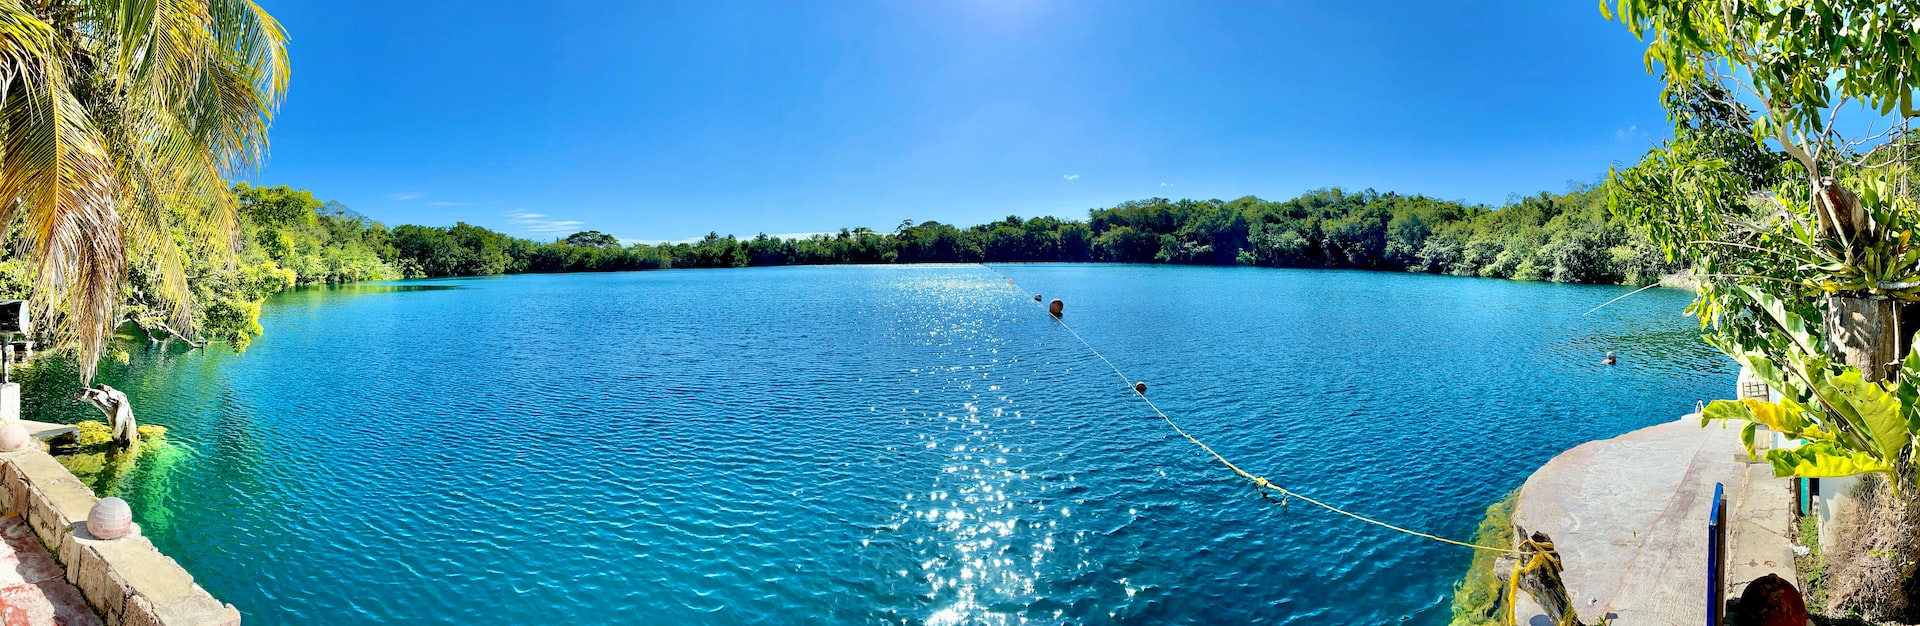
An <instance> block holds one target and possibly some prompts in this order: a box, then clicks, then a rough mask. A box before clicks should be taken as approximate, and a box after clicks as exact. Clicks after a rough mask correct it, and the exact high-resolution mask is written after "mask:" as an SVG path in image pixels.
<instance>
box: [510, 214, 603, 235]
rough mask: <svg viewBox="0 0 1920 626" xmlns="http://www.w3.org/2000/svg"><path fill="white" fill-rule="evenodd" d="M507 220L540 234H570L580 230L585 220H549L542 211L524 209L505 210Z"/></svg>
mask: <svg viewBox="0 0 1920 626" xmlns="http://www.w3.org/2000/svg"><path fill="white" fill-rule="evenodd" d="M506 215H507V221H509V222H512V223H514V224H516V225H518V226H519V227H520V228H522V229H525V230H526V231H527V232H532V233H541V234H559V233H566V234H572V233H574V232H577V231H579V230H580V227H581V226H583V225H585V224H586V222H582V221H579V220H550V219H547V216H546V214H544V213H528V212H526V211H507V214H506Z"/></svg>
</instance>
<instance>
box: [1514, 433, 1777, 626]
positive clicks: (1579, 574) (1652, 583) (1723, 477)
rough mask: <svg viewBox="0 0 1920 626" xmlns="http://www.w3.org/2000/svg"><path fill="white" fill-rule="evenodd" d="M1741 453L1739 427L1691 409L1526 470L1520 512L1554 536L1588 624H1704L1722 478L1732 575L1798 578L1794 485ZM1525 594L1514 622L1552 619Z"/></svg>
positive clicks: (1518, 520)
mask: <svg viewBox="0 0 1920 626" xmlns="http://www.w3.org/2000/svg"><path fill="white" fill-rule="evenodd" d="M1745 456H1746V454H1745V448H1743V447H1742V446H1741V445H1740V437H1739V429H1738V428H1724V427H1721V426H1719V425H1712V426H1708V427H1706V428H1702V427H1701V426H1700V422H1699V418H1698V417H1697V416H1693V415H1689V416H1686V417H1683V418H1681V419H1680V420H1679V421H1674V422H1668V423H1665V424H1657V425H1654V426H1649V427H1647V428H1642V429H1640V430H1636V431H1633V432H1630V433H1627V434H1625V435H1621V436H1619V437H1615V438H1612V439H1605V440H1600V441H1593V442H1588V443H1585V444H1581V445H1580V446H1578V447H1575V448H1573V449H1572V450H1568V451H1566V452H1563V453H1561V454H1560V455H1559V456H1556V457H1554V458H1553V460H1551V461H1548V462H1547V464H1546V465H1545V466H1542V467H1541V468H1540V470H1539V471H1537V472H1535V473H1534V474H1533V476H1531V477H1529V478H1528V479H1527V482H1526V484H1525V485H1524V486H1522V487H1521V488H1520V499H1519V502H1518V503H1517V504H1516V505H1515V507H1514V515H1513V521H1514V523H1515V524H1517V525H1520V526H1522V527H1524V528H1526V529H1527V530H1528V531H1529V532H1532V531H1540V532H1545V533H1547V534H1548V535H1550V536H1552V537H1553V540H1554V548H1555V549H1556V550H1557V551H1559V553H1560V556H1561V559H1562V563H1563V565H1564V566H1565V572H1564V575H1563V577H1564V580H1565V581H1566V587H1567V593H1568V595H1569V596H1570V597H1571V599H1572V600H1573V605H1574V607H1573V608H1574V610H1575V611H1577V612H1578V613H1579V616H1580V618H1581V619H1582V620H1584V621H1586V622H1587V623H1595V622H1599V621H1601V620H1603V619H1604V620H1607V623H1608V624H1612V625H1615V626H1632V625H1638V624H1672V625H1675V626H1694V625H1697V624H1702V623H1705V622H1706V603H1705V599H1706V587H1707V582H1706V563H1707V545H1706V544H1707V529H1706V520H1707V513H1708V509H1710V508H1711V507H1712V506H1713V487H1714V485H1715V484H1716V483H1719V484H1723V485H1725V494H1726V497H1727V501H1728V505H1729V506H1730V507H1731V508H1732V512H1731V513H1732V515H1731V516H1730V518H1729V519H1730V520H1732V522H1733V523H1732V524H1731V525H1730V528H1729V530H1730V532H1729V537H1728V543H1729V549H1730V551H1731V558H1729V559H1728V560H1729V565H1730V569H1731V570H1732V571H1731V572H1730V573H1731V574H1732V575H1730V576H1729V577H1728V579H1729V582H1736V581H1738V582H1745V581H1748V580H1752V579H1753V578H1757V577H1759V576H1762V575H1764V574H1766V573H1775V574H1778V575H1780V576H1781V577H1782V578H1786V579H1787V580H1788V581H1789V582H1793V583H1794V584H1795V585H1798V584H1799V583H1798V581H1797V580H1796V577H1795V575H1794V574H1795V572H1794V567H1793V554H1792V552H1791V547H1790V543H1789V541H1790V538H1789V535H1788V531H1789V529H1788V528H1787V518H1788V514H1787V506H1788V505H1789V503H1790V502H1791V500H1790V498H1791V496H1790V495H1788V492H1787V491H1786V490H1787V488H1788V487H1787V485H1788V483H1787V482H1786V481H1785V480H1784V479H1776V478H1773V477H1772V475H1771V473H1770V472H1769V471H1768V470H1767V467H1766V466H1765V465H1750V464H1749V463H1747V459H1746V458H1745ZM1737 584H1738V583H1737V582H1736V585H1737ZM1740 590H1741V589H1740V587H1738V586H1736V587H1735V588H1734V589H1733V590H1731V591H1732V592H1733V593H1739V591H1740ZM1518 604H1520V605H1521V606H1518V607H1515V612H1516V615H1515V617H1516V618H1517V621H1518V623H1520V624H1529V623H1537V622H1538V621H1544V620H1545V618H1544V616H1541V617H1539V618H1537V619H1536V615H1538V608H1537V607H1534V606H1532V603H1530V602H1520V603H1518Z"/></svg>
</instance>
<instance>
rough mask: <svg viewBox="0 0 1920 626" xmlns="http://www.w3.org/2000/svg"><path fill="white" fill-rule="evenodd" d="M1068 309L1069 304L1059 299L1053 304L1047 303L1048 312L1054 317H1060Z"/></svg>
mask: <svg viewBox="0 0 1920 626" xmlns="http://www.w3.org/2000/svg"><path fill="white" fill-rule="evenodd" d="M1066 309H1067V303H1065V302H1061V301H1060V299H1059V298H1054V299H1053V302H1049V303H1047V312H1048V313H1052V314H1053V316H1054V317H1060V314H1061V313H1062V312H1065V311H1066Z"/></svg>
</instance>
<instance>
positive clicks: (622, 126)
mask: <svg viewBox="0 0 1920 626" xmlns="http://www.w3.org/2000/svg"><path fill="white" fill-rule="evenodd" d="M261 3H262V4H263V5H264V6H265V7H266V8H267V9H268V10H269V11H270V12H272V13H273V14H274V15H275V16H277V17H278V18H279V19H280V20H281V21H282V23H283V24H284V25H285V26H286V28H287V30H288V31H289V35H290V38H291V43H290V50H291V55H292V60H293V68H294V70H293V81H292V89H291V91H290V93H289V96H288V99H287V101H286V103H285V105H284V106H283V108H282V109H281V112H280V116H279V118H278V119H277V120H276V121H275V123H274V127H273V131H272V136H271V139H272V143H273V147H272V153H271V157H270V160H269V161H268V164H267V165H266V167H264V168H262V169H261V170H260V171H259V172H258V173H257V175H256V176H255V182H258V183H263V184H276V185H277V184H285V185H292V186H295V187H304V188H308V189H311V190H313V191H314V192H315V194H317V195H318V196H319V197H321V198H324V199H332V200H338V201H340V202H343V203H345V204H347V205H348V206H350V207H353V208H354V209H356V210H358V211H360V212H362V213H364V214H367V215H368V216H371V217H373V218H375V219H379V220H381V221H384V222H387V223H388V224H390V225H391V224H402V223H418V224H431V225H447V224H452V223H453V222H455V221H466V222H469V223H473V224H479V225H482V226H487V227H490V228H494V229H497V230H502V231H506V232H508V233H512V234H515V235H520V236H528V237H533V238H537V239H550V238H554V237H559V236H564V235H566V234H568V233H571V232H574V231H575V230H584V229H596V230H600V231H604V232H607V233H611V234H614V235H616V236H619V237H621V238H622V239H625V240H628V241H660V240H678V239H685V238H690V237H697V236H699V235H704V234H705V233H707V232H708V231H719V232H720V233H722V234H726V233H735V234H740V235H752V234H754V233H758V232H766V233H769V234H778V233H803V232H817V231H826V230H833V229H838V228H840V227H843V226H869V227H873V228H875V229H878V230H891V229H892V228H893V227H895V226H896V225H898V224H899V223H900V221H901V220H903V219H912V220H915V221H926V220H939V221H942V222H949V223H956V224H961V225H969V224H974V223H979V222H983V221H987V220H993V219H999V218H1001V217H1004V216H1006V215H1009V214H1017V215H1021V216H1033V215H1057V216H1062V217H1074V218H1084V217H1085V216H1086V211H1087V210H1088V209H1090V208H1095V207H1106V206H1112V205H1114V204H1117V203H1120V202H1123V201H1126V200H1134V199H1141V198H1150V197H1155V196H1163V197H1171V198H1198V199H1206V198H1222V199H1231V198H1236V197H1240V196H1245V195H1258V196H1261V197H1265V198H1272V199H1284V198H1289V197H1292V196H1294V195H1297V194H1299V193H1300V192H1303V191H1306V190H1309V189H1315V188H1320V187H1333V186H1337V187H1346V188H1350V189H1364V188H1368V187H1371V188H1374V189H1378V190H1381V191H1389V190H1392V191H1399V192H1402V193H1419V194H1426V195H1430V196H1437V197H1441V198H1448V199H1460V200H1467V201H1472V202H1486V203H1498V202H1500V201H1502V200H1503V199H1505V198H1506V197H1507V196H1508V195H1509V194H1513V193H1522V194H1531V193H1536V192H1539V191H1556V192H1557V191H1562V190H1565V189H1566V188H1567V185H1568V183H1569V182H1570V181H1582V182H1591V181H1593V180H1595V179H1596V178H1597V177H1598V176H1599V175H1601V174H1602V173H1604V172H1605V171H1606V168H1607V166H1608V165H1609V164H1611V163H1614V162H1617V161H1632V160H1635V159H1637V158H1638V156H1639V155H1640V154H1641V153H1643V152H1645V151H1646V150H1647V149H1648V148H1649V147H1651V145H1652V142H1654V141H1657V140H1658V139H1659V138H1660V137H1662V136H1664V135H1665V134H1666V131H1665V128H1666V123H1665V117H1664V114H1663V113H1662V112H1661V110H1660V108H1659V106H1658V101H1657V97H1658V93H1659V84H1658V81H1657V80H1656V79H1655V78H1654V77H1652V76H1649V75H1647V74H1646V72H1645V70H1644V66H1643V64H1642V61H1641V54H1642V52H1643V50H1644V47H1643V45H1642V44H1640V43H1639V42H1637V41H1635V40H1634V38H1633V37H1632V35H1630V34H1629V33H1628V32H1627V31H1626V29H1624V28H1622V27H1621V26H1619V25H1618V24H1613V23H1609V22H1606V21H1603V20H1602V19H1601V17H1600V15H1599V11H1598V9H1597V8H1596V5H1595V4H1594V3H1592V2H1583V1H1579V0H1573V1H1558V0H1555V1H1546V0H1518V1H1510V2H1502V1H1482V2H1464V1H1460V2H1450V1H1444V0H1429V1H1421V2H1387V1H1380V0H1328V1H1321V0H1311V1H1308V0H1299V1H1284V0H1283V1H1273V2H1246V3H1228V2H1201V1H1197V0H1187V1H1180V2H1132V1H1125V0H1107V1H1097V2H1096V1H1065V2H1040V1H1016V0H949V1H928V2H834V1H825V0H823V1H817V2H814V1H809V2H799V1H794V2H776V1H767V2H731V1H727V0H701V1H697V2H686V3H665V2H658V3H656V2H625V1H615V0H607V1H603V2H581V1H570V0H559V1H555V2H550V3H527V2H506V1H496V0H459V1H454V0H412V1H405V2H399V1H393V0H379V1H374V0H261Z"/></svg>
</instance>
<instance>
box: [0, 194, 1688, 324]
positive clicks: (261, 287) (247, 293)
mask: <svg viewBox="0 0 1920 626" xmlns="http://www.w3.org/2000/svg"><path fill="white" fill-rule="evenodd" d="M233 194H234V199H235V201H236V202H237V204H238V206H239V207H240V211H239V215H240V218H241V220H240V221H241V224H240V228H239V233H240V237H241V241H240V244H241V245H240V252H239V254H238V259H239V261H238V263H236V264H232V265H220V264H215V263H211V262H208V261H194V262H192V263H190V267H188V268H187V274H188V275H189V277H190V278H191V282H192V283H193V284H194V285H195V291H196V294H195V295H196V297H195V299H194V301H195V303H196V304H195V306H196V308H197V309H198V310H197V311H196V312H195V313H196V315H195V318H196V321H197V322H198V324H197V326H198V327H199V329H200V331H201V333H202V334H199V335H195V336H191V337H190V336H187V335H186V334H185V333H183V332H181V331H178V330H177V329H175V328H172V327H171V326H168V325H167V319H169V317H168V315H166V314H165V313H166V309H165V307H164V306H163V305H162V304H161V303H159V302H157V301H150V300H152V299H151V298H145V297H143V296H142V294H143V293H144V292H143V291H142V289H141V286H142V285H143V284H144V283H143V282H142V276H141V275H139V273H138V272H136V273H135V274H136V275H135V276H134V277H133V280H132V281H131V282H132V285H133V286H132V288H131V289H130V293H129V297H128V302H127V304H128V306H127V307H126V310H127V311H128V313H127V316H126V317H127V321H130V322H133V323H134V324H136V325H139V326H141V327H142V328H145V329H146V330H147V331H148V333H149V334H150V335H155V336H161V335H170V336H174V337H179V338H182V339H187V340H189V341H195V342H204V341H206V340H208V339H221V340H225V341H228V342H230V343H233V344H235V345H236V346H238V347H242V348H244V347H245V345H246V342H247V341H248V340H249V339H250V338H251V337H253V336H254V335H257V334H258V333H259V325H258V317H259V304H260V302H261V301H262V300H264V299H265V297H266V296H268V295H271V294H272V293H274V292H276V291H279V290H281V289H284V288H287V287H291V286H294V285H311V284H325V283H345V282H356V281H363V280H383V279H395V278H417V277H442V276H480V275H491V274H516V273H535V272H600V271H624V270H650V269H669V268H720V267H751V266H772V265H823V264H847V263H972V262H1003V261H1029V262H1034V261H1041V262H1044V261H1105V262H1123V263H1172V264H1191V265H1251V266H1260V267H1297V268H1351V269H1366V270H1387V271H1410V272H1427V273H1435V274H1452V275H1459V276H1482V277H1490V278H1512V279H1520V280H1547V281H1559V282H1573V283H1624V284H1647V283H1651V282H1654V281H1657V280H1659V278H1660V277H1661V276H1662V275H1664V274H1668V273H1671V272H1673V271H1674V270H1675V269H1676V268H1675V266H1673V265H1672V264H1670V263H1669V262H1668V261H1667V260H1666V257H1665V255H1664V254H1663V253H1662V252H1661V250H1660V249H1659V248H1658V247H1657V246H1654V245H1652V244H1650V243H1648V239H1647V236H1646V235H1645V234H1644V231H1642V230H1639V229H1635V228H1630V227H1629V226H1628V224H1627V223H1626V222H1625V221H1623V220H1620V219H1617V218H1615V217H1614V216H1613V214H1612V213H1610V212H1609V211H1608V209H1607V202H1606V200H1607V198H1606V193H1605V191H1604V190H1603V189H1601V188H1599V187H1594V186H1581V187H1576V188H1574V189H1572V190H1570V191H1568V192H1566V193H1562V194H1551V193H1541V194H1537V195H1534V196H1527V197H1514V198H1511V199H1509V200H1508V201H1507V202H1506V203H1504V204H1503V205H1501V206H1498V207H1490V206H1484V205H1473V204H1466V203H1461V202H1455V201H1448V200H1437V199H1434V198H1429V197H1425V196H1418V195H1400V194H1396V193H1379V192H1375V191H1373V190H1366V191H1360V192H1350V191H1346V190H1342V189H1321V190H1315V191H1311V192H1308V193H1306V194H1303V195H1301V196H1299V197H1296V198H1292V199H1289V200H1281V201H1271V200H1262V199H1260V198H1256V197H1252V196H1248V197H1244V198H1239V199H1236V200H1231V201H1223V200H1169V199H1166V198H1152V199H1148V200H1140V201H1134V202H1127V203H1124V204H1121V205H1119V206H1115V207H1111V208H1102V209H1094V210H1092V211H1089V212H1088V215H1087V219H1085V220H1064V219H1059V218H1055V217H1034V218H1021V217H1017V216H1008V217H1007V218H1006V219H1003V220H999V221H994V222H989V223H986V224H979V225H974V226H967V227H961V226H954V225H950V224H943V223H940V222H931V221H929V222H920V223H914V222H911V221H908V222H902V223H901V224H899V225H898V226H897V227H896V228H894V229H893V230H892V231H891V232H881V231H875V230H872V229H869V228H848V229H842V230H840V231H839V232H836V233H826V234H817V235H813V236H809V237H798V238H779V237H770V236H767V235H764V234H762V235H756V236H754V237H752V238H740V237H735V236H733V235H724V236H723V235H720V234H718V233H709V234H708V235H707V236H706V237H704V238H702V239H700V240H698V241H694V242H687V243H659V244H644V243H636V244H631V245H626V244H622V243H621V242H620V241H619V240H618V239H616V238H614V237H612V236H609V235H607V234H604V233H600V232H597V231H585V232H579V233H574V234H572V235H569V236H567V237H565V238H560V239H556V240H553V241H535V240H531V239H527V238H522V237H514V236H511V235H507V234H505V233H501V232H497V231H493V230H489V229H487V228H483V227H480V226H474V225H471V224H467V223H464V222H462V223H456V224H454V225H452V226H419V225H411V224H409V225H402V226H396V227H392V228H388V227H387V226H386V225H385V224H382V223H380V222H378V221H374V220H371V219H368V218H366V217H365V216H362V215H360V214H359V213H356V212H354V211H353V210H351V209H348V208H347V207H345V206H343V205H341V204H339V203H337V202H323V201H321V200H319V199H317V198H315V197H314V195H313V194H312V193H311V192H309V191H306V190H302V189H293V188H290V187H285V186H277V187H260V186H252V185H248V184H245V183H241V184H239V185H236V186H235V187H234V188H233ZM190 258H217V256H214V255H208V256H206V257H199V256H198V255H194V256H193V257H190ZM5 269H6V267H5V266H4V265H0V280H4V279H5V272H4V270H5ZM23 287H24V285H23Z"/></svg>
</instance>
